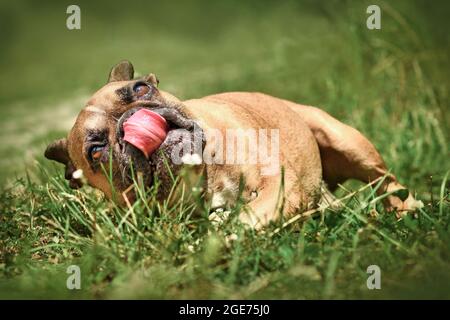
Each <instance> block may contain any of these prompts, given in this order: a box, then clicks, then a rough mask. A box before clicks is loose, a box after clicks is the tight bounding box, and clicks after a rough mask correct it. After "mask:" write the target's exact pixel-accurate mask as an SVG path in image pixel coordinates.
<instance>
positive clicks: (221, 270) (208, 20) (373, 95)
mask: <svg viewBox="0 0 450 320" xmlns="http://www.w3.org/2000/svg"><path fill="white" fill-rule="evenodd" d="M107 4H108V5H105V3H103V4H102V3H100V4H95V5H94V4H92V3H91V2H82V1H80V4H79V5H80V7H81V8H82V17H83V18H82V19H83V20H82V30H80V31H76V32H75V31H68V30H66V29H65V27H64V20H65V8H66V7H67V5H69V3H67V4H61V5H59V6H57V5H54V4H51V3H46V2H42V4H41V5H40V6H35V5H33V4H32V3H31V2H30V3H28V2H20V1H18V2H13V3H4V4H1V5H0V6H1V7H0V9H1V10H0V13H1V16H0V23H1V24H2V27H1V28H0V30H6V31H1V32H2V34H1V35H2V39H3V45H4V47H5V50H2V51H1V53H0V66H1V68H2V73H0V81H1V82H2V86H0V105H1V108H0V125H1V126H2V128H3V130H2V133H1V136H0V141H1V142H2V143H1V144H0V155H1V159H0V163H1V164H2V170H1V171H0V181H1V184H2V186H3V187H2V192H1V200H0V297H1V298H70V299H73V298H101V299H108V298H164V299H166V298H176V299H179V298H192V299H195V298H199V299H209V298H238V299H239V298H244V299H250V298H256V299H259V298H268V299H283V298H284V299H323V298H331V299H340V298H363V299H365V298H375V299H389V298H401V299H406V298H427V299H428V298H445V299H449V298H450V285H449V283H450V272H449V270H450V255H449V252H450V250H449V249H450V224H449V222H450V210H449V193H448V192H449V191H448V190H449V187H448V186H449V182H448V177H449V173H448V172H449V170H450V168H449V166H448V158H449V152H448V139H449V128H448V124H449V113H448V107H449V101H448V85H449V75H448V72H447V70H448V69H449V67H450V66H449V61H448V56H449V53H450V50H449V49H450V48H449V43H450V41H449V40H450V39H449V35H448V32H447V30H448V27H449V25H448V24H449V23H448V22H447V20H448V19H447V18H446V15H445V12H446V10H445V9H447V12H448V4H447V3H446V2H444V1H442V2H436V4H435V5H434V6H433V7H432V8H430V6H429V5H427V3H426V2H425V1H398V2H395V4H391V3H387V2H380V4H379V5H380V6H381V8H382V29H381V30H380V31H370V30H367V29H366V28H365V19H366V14H365V8H366V7H367V6H368V5H369V4H371V3H369V2H367V3H366V2H364V1H362V2H361V3H358V4H355V3H353V2H350V1H346V2H345V1H344V2H342V1H327V2H325V1H324V2H316V1H301V2H294V1H287V2H284V3H283V4H279V3H274V2H270V1H249V2H246V3H242V2H240V1H239V2H238V1H236V2H233V1H227V2H226V3H215V4H213V3H211V2H204V1H194V2H191V3H189V4H188V3H187V2H180V3H177V4H176V5H175V4H174V3H170V4H168V3H166V2H157V1H156V2H154V3H152V4H151V5H150V4H145V3H140V2H130V3H129V6H128V7H123V6H121V5H116V4H113V3H110V2H108V3H107ZM136 7H138V8H140V10H138V12H137V11H136ZM205 12H208V14H205ZM3 24H4V25H3ZM30 30H35V32H34V33H33V32H30ZM122 58H127V59H130V60H131V61H133V62H134V64H135V66H136V67H137V69H138V72H140V73H141V74H142V73H144V72H154V73H156V74H157V75H158V77H159V78H160V80H161V88H162V89H163V90H164V89H165V90H168V91H170V92H172V93H174V94H175V95H177V96H179V97H181V98H185V99H188V98H191V97H199V96H202V95H207V94H210V93H215V92H221V91H231V90H241V91H247V90H248V91H262V92H266V93H269V94H272V95H275V96H279V97H283V98H287V99H290V100H293V101H298V102H301V103H304V104H311V105H315V106H320V107H322V108H323V109H325V110H326V111H328V112H330V113H331V114H332V115H334V116H335V117H337V118H338V119H340V120H342V121H344V122H346V123H348V124H350V125H352V126H354V127H356V128H358V129H359V130H360V131H362V132H363V133H364V134H365V135H366V136H368V137H369V138H370V140H371V141H373V142H374V144H375V145H376V146H377V148H378V149H379V151H380V153H381V154H382V155H383V157H384V158H385V160H386V162H387V164H388V166H389V167H390V169H391V171H392V172H394V173H395V174H396V175H397V176H398V177H399V179H400V181H401V182H402V183H405V184H406V185H407V186H408V187H409V188H410V190H412V191H414V192H415V193H416V194H417V197H418V198H419V199H421V200H422V201H423V202H424V203H425V207H424V208H423V209H421V210H420V211H418V212H417V213H416V214H415V215H411V216H408V217H406V218H404V219H402V220H396V219H395V217H394V216H393V215H392V214H388V213H385V212H384V210H383V208H382V206H381V203H380V199H377V198H376V196H375V195H374V192H373V188H370V187H369V188H366V189H365V190H363V191H361V192H356V194H355V195H354V196H351V197H349V198H348V199H347V200H346V201H345V207H344V208H342V209H340V210H339V211H332V210H327V211H325V212H324V213H323V214H321V215H319V216H318V217H316V218H312V219H308V220H307V221H303V222H300V221H297V222H295V223H292V224H290V225H289V226H287V227H285V228H281V230H280V231H278V232H276V233H274V231H276V230H277V228H279V227H280V224H275V225H272V226H270V227H269V228H268V229H266V230H265V232H264V233H257V232H255V231H252V230H246V229H245V228H243V227H242V226H241V225H240V224H239V222H238V221H237V220H236V219H234V218H231V219H230V220H229V221H228V222H227V223H225V224H224V225H221V226H220V227H217V226H215V225H213V224H212V223H211V222H210V221H209V220H208V219H207V215H206V210H205V208H204V207H205V204H204V203H203V202H202V201H201V199H198V197H196V194H195V193H192V192H190V191H189V190H186V193H185V196H184V197H183V198H179V199H178V201H176V203H175V204H173V205H171V206H169V205H167V204H165V203H157V202H156V201H155V200H154V197H153V194H154V192H155V190H141V191H142V193H141V195H140V200H139V201H138V202H137V203H136V204H135V205H134V206H133V207H132V208H131V209H130V208H118V207H116V206H115V205H114V204H113V203H111V202H108V201H105V200H104V198H103V196H102V195H101V194H99V193H98V191H95V190H92V189H90V188H87V187H86V188H83V189H81V190H79V191H73V190H71V189H69V188H68V186H67V183H66V181H65V180H64V178H63V173H62V168H61V167H60V166H58V165H56V164H53V163H50V162H47V161H44V160H43V157H42V153H43V150H44V148H45V145H46V144H47V143H48V142H49V141H51V140H52V139H53V138H57V137H61V136H63V135H64V134H65V133H66V132H67V130H68V128H69V127H70V125H71V123H72V121H73V118H74V116H75V115H76V114H77V111H78V110H79V108H80V107H81V106H82V104H83V103H84V101H86V99H87V97H88V96H89V95H90V94H92V92H94V91H95V90H96V89H98V88H99V87H100V86H101V85H102V84H103V81H106V80H105V79H106V75H107V71H108V70H109V68H110V67H111V65H112V64H114V63H115V62H117V61H118V60H120V59H122ZM360 187H361V185H360V184H358V183H355V182H349V183H346V184H345V185H344V186H343V187H342V188H341V189H340V190H339V191H338V192H337V196H338V197H345V196H346V195H348V194H350V193H351V192H352V191H354V190H358V189H359V188H360ZM239 209H240V208H239V207H238V208H234V210H233V212H237V211H238V210H239ZM232 217H234V215H233V214H232ZM230 235H236V236H233V237H234V238H236V239H235V240H232V239H233V238H230ZM72 264H76V265H79V266H80V267H81V274H82V277H81V281H82V284H81V286H82V289H81V290H67V289H66V279H67V276H68V274H67V273H66V268H67V267H68V266H69V265H72ZM373 264H376V265H378V266H380V268H381V272H382V289H381V290H368V289H367V287H366V280H367V277H368V274H367V272H366V270H367V267H368V266H369V265H373Z"/></svg>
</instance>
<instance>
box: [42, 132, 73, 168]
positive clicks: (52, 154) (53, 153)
mask: <svg viewBox="0 0 450 320" xmlns="http://www.w3.org/2000/svg"><path fill="white" fill-rule="evenodd" d="M44 156H45V157H46V158H47V159H50V160H54V161H57V162H59V163H62V164H65V165H67V164H68V163H69V162H70V157H69V153H68V152H67V139H65V138H64V139H58V140H56V141H53V142H52V143H50V144H49V145H48V146H47V149H45V153H44Z"/></svg>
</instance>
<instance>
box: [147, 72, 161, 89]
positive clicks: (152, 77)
mask: <svg viewBox="0 0 450 320" xmlns="http://www.w3.org/2000/svg"><path fill="white" fill-rule="evenodd" d="M144 80H145V81H148V82H150V83H151V84H152V85H154V86H155V87H158V84H159V79H158V78H157V77H156V75H155V74H154V73H150V74H149V75H147V76H145V77H144Z"/></svg>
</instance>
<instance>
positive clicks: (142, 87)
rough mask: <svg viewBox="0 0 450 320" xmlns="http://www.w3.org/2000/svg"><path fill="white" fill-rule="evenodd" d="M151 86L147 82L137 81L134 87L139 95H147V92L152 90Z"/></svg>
mask: <svg viewBox="0 0 450 320" xmlns="http://www.w3.org/2000/svg"><path fill="white" fill-rule="evenodd" d="M150 90H151V89H150V87H149V86H148V85H147V84H145V83H137V84H135V85H134V87H133V91H134V92H135V93H136V96H137V97H139V98H140V97H142V96H145V95H146V94H147V93H149V92H150Z"/></svg>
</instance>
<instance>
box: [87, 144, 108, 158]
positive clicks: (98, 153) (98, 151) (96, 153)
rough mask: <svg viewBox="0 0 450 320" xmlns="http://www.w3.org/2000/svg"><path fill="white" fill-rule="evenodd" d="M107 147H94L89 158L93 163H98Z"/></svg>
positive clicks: (90, 150)
mask: <svg viewBox="0 0 450 320" xmlns="http://www.w3.org/2000/svg"><path fill="white" fill-rule="evenodd" d="M104 148H105V146H93V147H91V149H89V156H90V158H91V160H92V161H98V160H100V158H101V157H102V155H103V150H104Z"/></svg>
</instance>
